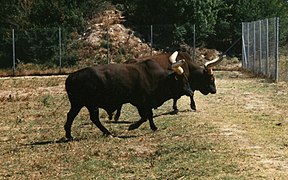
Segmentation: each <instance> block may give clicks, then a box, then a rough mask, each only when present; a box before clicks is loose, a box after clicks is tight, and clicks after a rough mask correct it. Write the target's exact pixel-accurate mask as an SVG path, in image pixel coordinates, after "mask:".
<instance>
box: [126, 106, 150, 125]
mask: <svg viewBox="0 0 288 180" xmlns="http://www.w3.org/2000/svg"><path fill="white" fill-rule="evenodd" d="M137 110H138V113H139V115H140V117H141V119H140V120H139V121H136V122H135V123H133V124H131V125H130V126H129V128H128V130H129V131H130V130H134V129H137V128H138V127H139V126H141V124H143V123H144V122H145V121H147V108H144V107H142V106H141V107H137Z"/></svg>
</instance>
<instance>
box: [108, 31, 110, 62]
mask: <svg viewBox="0 0 288 180" xmlns="http://www.w3.org/2000/svg"><path fill="white" fill-rule="evenodd" d="M109 41H110V37H109V27H107V64H110V45H109V43H110V42H109Z"/></svg>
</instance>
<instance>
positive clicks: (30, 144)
mask: <svg viewBox="0 0 288 180" xmlns="http://www.w3.org/2000/svg"><path fill="white" fill-rule="evenodd" d="M103 136H104V135H103ZM104 137H105V136H104ZM108 137H112V138H119V139H129V138H137V137H139V136H136V135H113V136H108ZM108 137H107V138H108ZM86 139H87V138H73V139H67V138H61V139H59V140H54V141H37V142H32V143H28V144H23V145H24V146H44V145H49V144H62V143H69V142H80V141H82V140H86Z"/></svg>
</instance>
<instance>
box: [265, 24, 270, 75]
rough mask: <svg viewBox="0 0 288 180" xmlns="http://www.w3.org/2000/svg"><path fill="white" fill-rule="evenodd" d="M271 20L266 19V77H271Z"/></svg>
mask: <svg viewBox="0 0 288 180" xmlns="http://www.w3.org/2000/svg"><path fill="white" fill-rule="evenodd" d="M268 69H269V19H266V76H269V71H268Z"/></svg>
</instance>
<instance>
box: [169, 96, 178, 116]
mask: <svg viewBox="0 0 288 180" xmlns="http://www.w3.org/2000/svg"><path fill="white" fill-rule="evenodd" d="M178 99H179V98H173V110H174V111H173V112H172V113H171V114H177V113H178V112H179V110H178V107H177V100H178Z"/></svg>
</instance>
